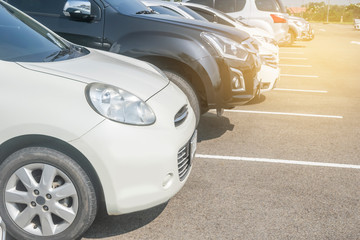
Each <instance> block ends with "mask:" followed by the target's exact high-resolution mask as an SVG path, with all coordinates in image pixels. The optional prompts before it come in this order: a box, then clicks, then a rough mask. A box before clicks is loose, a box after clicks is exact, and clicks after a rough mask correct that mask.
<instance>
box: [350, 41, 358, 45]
mask: <svg viewBox="0 0 360 240" xmlns="http://www.w3.org/2000/svg"><path fill="white" fill-rule="evenodd" d="M350 43H352V44H358V45H360V42H357V41H351V42H350Z"/></svg>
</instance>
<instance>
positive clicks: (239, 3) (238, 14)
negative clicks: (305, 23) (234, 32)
mask: <svg viewBox="0 0 360 240" xmlns="http://www.w3.org/2000/svg"><path fill="white" fill-rule="evenodd" d="M184 2H190V3H198V4H203V5H206V6H209V7H212V8H215V9H218V10H220V11H222V12H224V13H227V14H228V15H230V16H232V17H233V18H235V19H239V20H241V21H244V22H245V23H247V24H249V25H252V26H255V27H258V28H261V29H263V30H265V31H267V32H268V33H270V34H271V35H273V36H274V38H275V40H276V41H277V42H278V43H279V44H281V43H284V42H288V38H289V37H290V36H289V34H288V29H289V25H288V22H287V20H288V16H289V15H288V14H287V13H286V9H285V7H284V6H283V4H282V2H281V0H184Z"/></svg>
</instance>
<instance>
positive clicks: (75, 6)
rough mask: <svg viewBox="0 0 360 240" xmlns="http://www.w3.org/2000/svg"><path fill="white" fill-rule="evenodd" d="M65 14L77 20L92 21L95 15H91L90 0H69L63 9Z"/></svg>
mask: <svg viewBox="0 0 360 240" xmlns="http://www.w3.org/2000/svg"><path fill="white" fill-rule="evenodd" d="M63 12H64V15H65V16H67V17H70V18H72V19H74V20H77V21H85V22H90V21H92V20H94V18H95V15H91V3H90V1H89V0H68V1H66V3H65V6H64V9H63Z"/></svg>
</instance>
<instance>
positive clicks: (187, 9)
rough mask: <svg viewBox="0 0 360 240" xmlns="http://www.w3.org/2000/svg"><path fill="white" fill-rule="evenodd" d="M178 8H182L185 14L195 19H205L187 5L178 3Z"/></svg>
mask: <svg viewBox="0 0 360 240" xmlns="http://www.w3.org/2000/svg"><path fill="white" fill-rule="evenodd" d="M179 8H180V9H181V10H183V11H184V12H186V13H187V14H189V15H190V16H192V17H193V18H194V19H196V20H201V21H207V20H206V18H204V17H203V16H201V15H200V14H198V13H196V12H194V11H193V10H191V9H190V8H188V7H185V6H181V5H179Z"/></svg>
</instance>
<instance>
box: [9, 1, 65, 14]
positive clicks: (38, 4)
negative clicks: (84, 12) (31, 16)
mask: <svg viewBox="0 0 360 240" xmlns="http://www.w3.org/2000/svg"><path fill="white" fill-rule="evenodd" d="M7 2H8V3H10V4H11V5H13V6H14V7H16V8H18V9H21V10H22V11H24V12H33V13H50V14H60V13H62V11H63V8H64V5H65V3H66V0H7Z"/></svg>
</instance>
